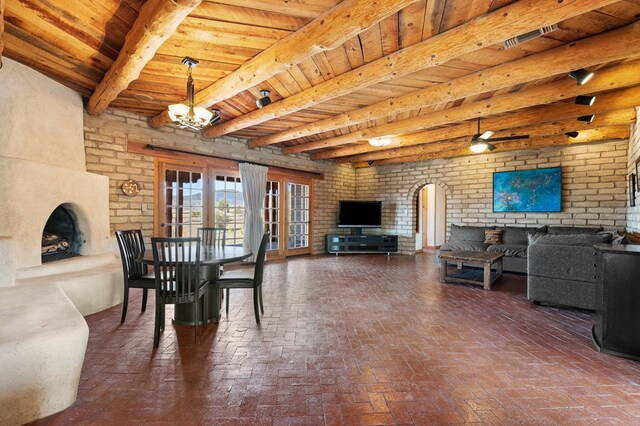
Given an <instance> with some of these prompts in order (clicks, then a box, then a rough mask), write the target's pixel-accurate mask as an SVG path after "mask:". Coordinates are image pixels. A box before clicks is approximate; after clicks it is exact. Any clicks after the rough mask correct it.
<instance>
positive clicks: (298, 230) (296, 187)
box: [287, 183, 310, 249]
mask: <svg viewBox="0 0 640 426" xmlns="http://www.w3.org/2000/svg"><path fill="white" fill-rule="evenodd" d="M287 189H288V191H287V192H288V193H289V199H288V203H287V204H288V212H287V216H288V218H289V241H288V248H290V249H296V248H306V247H309V217H310V215H309V206H310V203H309V185H304V184H297V183H289V184H288V187H287Z"/></svg>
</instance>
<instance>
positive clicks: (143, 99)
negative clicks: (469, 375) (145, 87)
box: [133, 93, 153, 102]
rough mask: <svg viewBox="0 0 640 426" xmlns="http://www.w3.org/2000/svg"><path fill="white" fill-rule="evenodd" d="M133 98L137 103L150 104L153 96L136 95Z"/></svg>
mask: <svg viewBox="0 0 640 426" xmlns="http://www.w3.org/2000/svg"><path fill="white" fill-rule="evenodd" d="M133 97H134V98H136V99H137V100H139V101H146V102H150V101H152V100H153V96H151V95H147V94H146V93H136V94H135V95H133Z"/></svg>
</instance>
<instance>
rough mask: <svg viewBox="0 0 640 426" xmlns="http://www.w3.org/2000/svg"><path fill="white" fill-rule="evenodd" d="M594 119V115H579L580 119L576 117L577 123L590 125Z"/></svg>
mask: <svg viewBox="0 0 640 426" xmlns="http://www.w3.org/2000/svg"><path fill="white" fill-rule="evenodd" d="M594 118H596V116H595V114H589V115H581V116H580V117H578V121H584V122H585V123H591V122H592V121H593V119H594Z"/></svg>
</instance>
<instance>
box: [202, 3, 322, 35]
mask: <svg viewBox="0 0 640 426" xmlns="http://www.w3.org/2000/svg"><path fill="white" fill-rule="evenodd" d="M236 3H237V2H236ZM191 16H193V17H198V18H207V19H217V20H224V21H226V22H234V23H239V24H247V25H254V26H259V27H261V28H275V29H278V30H288V31H297V30H299V29H300V28H302V27H303V26H305V25H306V24H307V23H308V22H309V21H310V19H309V18H302V17H298V16H291V15H285V14H282V13H275V12H271V11H267V10H258V9H251V8H247V7H241V6H238V5H237V4H236V5H225V4H219V3H213V2H208V1H205V2H203V3H201V4H200V6H199V7H198V8H197V9H195V10H194V11H193V12H192V13H191Z"/></svg>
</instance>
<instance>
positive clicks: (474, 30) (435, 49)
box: [203, 0, 614, 147]
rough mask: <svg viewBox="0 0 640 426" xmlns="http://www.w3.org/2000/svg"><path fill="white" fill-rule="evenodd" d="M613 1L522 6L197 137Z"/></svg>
mask: <svg viewBox="0 0 640 426" xmlns="http://www.w3.org/2000/svg"><path fill="white" fill-rule="evenodd" d="M613 1H614V0H598V1H591V2H589V3H585V2H578V1H573V2H567V1H564V2H558V1H557V0H522V1H519V2H517V3H514V4H512V5H509V6H507V7H504V8H502V9H500V10H497V11H495V12H492V13H490V14H488V15H484V16H481V17H479V18H476V19H474V20H473V21H470V22H468V23H466V24H464V25H461V26H459V27H456V28H454V29H453V30H450V31H447V32H446V33H443V34H440V35H438V36H435V37H431V38H429V39H427V40H425V41H423V42H421V43H418V44H416V45H414V46H411V47H408V48H406V49H403V50H400V51H398V52H396V53H394V54H392V55H389V56H386V57H384V58H382V59H380V60H378V61H375V62H372V63H369V64H366V65H363V66H361V67H360V68H358V69H355V70H353V71H351V72H349V73H346V74H343V75H341V76H340V77H337V78H334V79H333V80H329V81H327V82H325V83H322V84H319V85H317V86H315V87H313V88H312V89H310V90H307V91H304V92H301V93H299V94H297V95H295V96H291V97H289V98H286V99H284V100H282V101H281V102H278V103H273V104H271V105H270V106H269V108H263V109H261V110H257V111H253V112H252V113H249V114H247V115H245V116H243V117H239V118H236V119H235V120H232V121H230V122H227V123H222V124H221V125H219V126H216V127H215V129H214V128H210V129H206V130H205V131H204V132H203V134H204V135H205V136H206V137H214V136H220V135H222V134H226V133H231V132H234V131H237V130H239V129H241V128H244V127H249V126H253V125H256V124H259V123H262V122H264V121H267V120H271V119H274V118H279V117H282V116H284V115H287V114H291V113H293V112H296V111H299V110H301V109H305V108H308V107H310V106H312V105H315V104H318V103H321V102H325V101H327V100H329V99H332V98H335V97H338V96H342V95H346V94H348V93H350V92H352V91H354V90H358V89H361V88H363V87H367V86H371V85H372V84H376V83H380V82H382V81H387V80H391V79H393V78H397V77H399V76H403V75H407V74H410V73H412V72H415V71H418V70H421V69H424V68H429V67H435V66H438V65H440V64H442V63H445V62H447V61H449V60H451V59H454V58H457V57H460V56H462V55H464V54H467V53H470V52H473V51H476V50H479V49H480V48H482V47H484V46H488V45H493V44H495V43H497V42H501V41H503V40H505V39H507V38H509V37H511V36H513V35H517V34H521V33H522V32H526V31H530V30H533V29H536V28H539V27H541V26H546V25H551V24H555V23H557V22H560V21H562V20H563V19H566V18H568V17H571V16H577V15H580V14H582V13H585V12H587V11H589V10H592V9H593V8H597V7H602V6H605V5H607V4H611V3H612V2H613ZM533 3H535V5H534V4H533ZM263 142H264V141H263ZM273 143H275V142H273ZM262 144H264V145H268V143H261V144H257V143H253V142H252V143H251V146H252V147H257V146H262Z"/></svg>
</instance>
